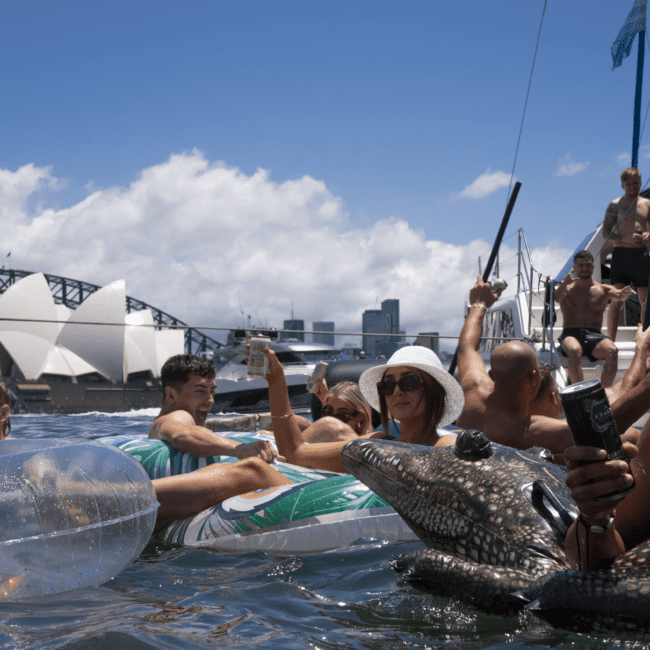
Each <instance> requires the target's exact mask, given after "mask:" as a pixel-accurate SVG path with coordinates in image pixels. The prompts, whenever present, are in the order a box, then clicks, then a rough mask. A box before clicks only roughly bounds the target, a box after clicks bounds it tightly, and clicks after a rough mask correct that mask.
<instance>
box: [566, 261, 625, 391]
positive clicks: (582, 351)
mask: <svg viewBox="0 0 650 650" xmlns="http://www.w3.org/2000/svg"><path fill="white" fill-rule="evenodd" d="M573 269H574V270H575V273H576V278H575V279H573V278H572V277H571V274H570V273H567V274H566V276H565V278H564V280H562V284H560V286H559V287H558V288H557V290H556V291H555V300H556V301H557V302H558V303H559V305H560V309H561V310H562V322H563V325H564V328H563V329H562V334H561V335H560V338H559V341H560V345H561V346H562V354H564V356H566V357H569V367H568V371H569V382H570V383H572V384H575V383H576V382H579V381H582V380H583V374H582V365H581V358H582V356H583V355H585V356H588V357H589V359H590V360H591V361H594V360H596V359H604V360H605V365H604V366H603V373H602V375H601V378H600V381H601V383H602V385H603V386H611V385H612V384H613V383H614V378H615V377H616V371H617V370H618V349H617V347H616V344H615V343H614V341H612V340H611V339H609V338H607V337H606V336H605V335H604V334H603V333H602V332H601V328H602V326H603V314H604V313H605V308H606V307H607V303H608V302H609V301H610V300H611V301H616V302H617V304H619V305H620V304H621V303H620V302H618V301H621V302H622V301H624V300H627V298H628V297H629V296H631V295H632V294H633V293H634V290H633V289H632V288H631V287H629V286H627V287H623V288H618V289H616V288H615V287H613V286H611V285H609V284H601V283H600V282H596V280H594V279H593V278H592V277H591V275H592V273H593V272H594V258H593V256H592V255H591V253H590V252H589V251H579V252H578V253H576V254H575V255H574V257H573ZM610 309H611V307H610Z"/></svg>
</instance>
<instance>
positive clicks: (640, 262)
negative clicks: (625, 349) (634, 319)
mask: <svg viewBox="0 0 650 650" xmlns="http://www.w3.org/2000/svg"><path fill="white" fill-rule="evenodd" d="M621 187H622V188H623V189H624V190H625V194H624V195H623V196H621V197H620V198H618V199H614V200H613V201H612V202H611V203H610V204H609V205H608V206H607V211H606V212H605V220H604V221H603V235H604V237H605V238H606V239H608V240H611V241H612V242H613V243H614V251H613V252H612V268H611V273H610V281H611V283H612V285H613V286H614V287H615V288H616V289H622V288H623V287H624V286H625V285H626V284H633V285H634V287H635V288H636V290H637V293H638V296H639V302H640V303H641V322H643V318H644V314H645V300H646V293H647V287H648V276H649V275H650V259H649V258H648V249H647V245H648V242H650V232H648V230H649V229H650V220H649V218H650V201H649V200H648V199H644V198H643V197H640V196H639V191H640V189H641V172H639V170H638V169H635V168H634V167H629V168H628V169H625V170H624V171H623V173H622V174H621ZM621 304H622V303H621V302H619V301H614V302H612V304H611V306H610V308H609V313H608V314H607V336H609V338H610V339H611V340H612V341H615V340H616V332H617V331H618V320H619V314H620V311H621Z"/></svg>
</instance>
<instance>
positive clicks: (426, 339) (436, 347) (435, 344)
mask: <svg viewBox="0 0 650 650" xmlns="http://www.w3.org/2000/svg"><path fill="white" fill-rule="evenodd" d="M414 345H421V346H423V347H425V348H429V349H430V350H433V351H434V352H435V353H436V354H437V355H438V356H440V339H439V338H438V332H420V333H419V334H418V337H417V338H416V339H415V344H414Z"/></svg>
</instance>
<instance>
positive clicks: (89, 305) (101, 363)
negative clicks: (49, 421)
mask: <svg viewBox="0 0 650 650" xmlns="http://www.w3.org/2000/svg"><path fill="white" fill-rule="evenodd" d="M154 325H155V324H154V319H153V317H152V313H151V311H150V310H149V309H144V310H141V311H135V312H131V313H126V290H125V284H124V281H123V280H118V281H116V282H112V283H111V284H109V285H107V286H105V287H103V288H101V289H99V290H98V291H95V292H94V293H92V294H90V295H89V296H88V297H87V298H86V299H85V300H84V301H83V302H82V303H81V304H80V305H79V306H78V307H77V308H76V309H74V311H73V310H71V309H70V308H69V307H66V306H65V305H64V304H57V303H56V302H55V300H54V297H53V296H52V293H51V291H50V287H49V285H48V282H47V280H46V279H45V277H44V276H43V274H42V273H33V274H31V275H27V276H26V277H24V278H22V279H21V280H19V281H18V282H16V283H15V284H13V285H11V286H10V287H9V288H7V289H6V291H5V292H4V293H2V294H1V295H0V374H1V375H2V379H3V380H4V381H5V383H6V384H7V385H8V387H9V388H10V389H11V390H12V391H13V392H14V393H15V395H16V397H17V405H16V407H17V410H19V411H27V412H44V413H47V412H50V413H51V412H66V413H82V412H88V411H95V410H96V411H106V412H111V411H124V410H129V409H132V408H145V407H151V406H159V405H160V403H161V399H162V397H161V391H160V368H161V366H162V364H163V363H164V362H165V361H166V360H167V359H168V358H169V357H170V356H172V355H174V354H181V353H182V352H183V351H184V333H183V331H182V330H178V329H159V328H156V327H154Z"/></svg>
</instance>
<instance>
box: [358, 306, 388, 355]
mask: <svg viewBox="0 0 650 650" xmlns="http://www.w3.org/2000/svg"><path fill="white" fill-rule="evenodd" d="M361 331H362V332H363V333H364V334H366V333H367V334H384V333H385V332H386V322H385V320H384V316H383V314H382V313H381V310H380V309H366V311H364V312H363V315H362V316H361ZM378 338H379V337H378V336H364V337H363V339H362V343H361V347H362V348H363V351H364V352H365V353H366V356H367V357H370V358H374V357H376V356H377V353H376V352H375V343H376V342H377V339H378Z"/></svg>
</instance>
